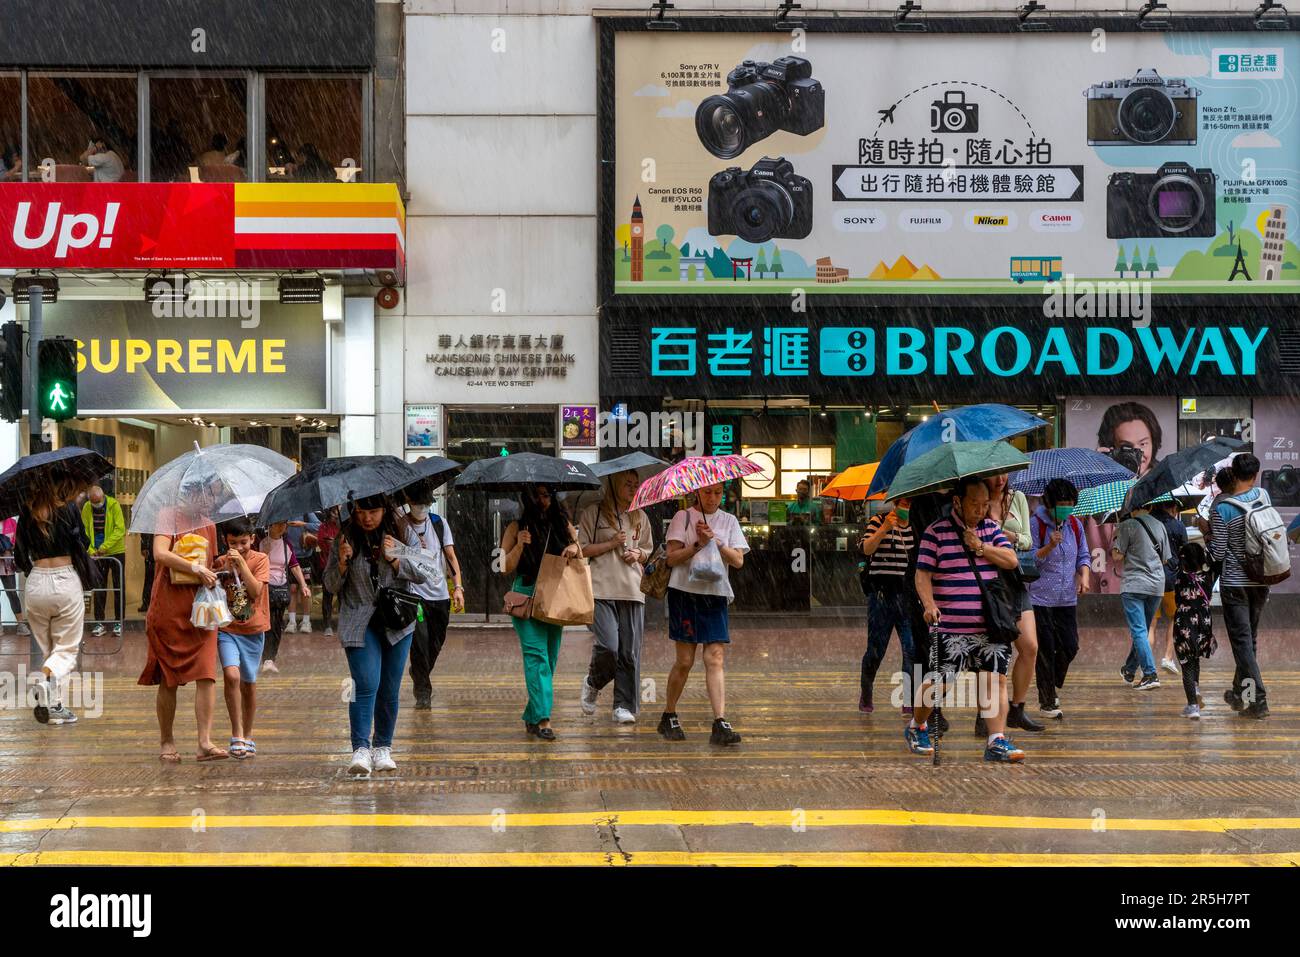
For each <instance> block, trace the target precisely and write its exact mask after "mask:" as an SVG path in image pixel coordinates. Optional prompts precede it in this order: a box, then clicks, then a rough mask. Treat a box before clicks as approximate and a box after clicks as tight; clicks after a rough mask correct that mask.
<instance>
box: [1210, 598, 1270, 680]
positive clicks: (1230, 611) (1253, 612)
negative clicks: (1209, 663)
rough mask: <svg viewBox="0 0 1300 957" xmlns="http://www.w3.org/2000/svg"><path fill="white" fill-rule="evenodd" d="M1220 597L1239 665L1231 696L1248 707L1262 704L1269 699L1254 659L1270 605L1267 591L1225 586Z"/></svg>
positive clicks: (1224, 621)
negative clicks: (1266, 610) (1239, 699)
mask: <svg viewBox="0 0 1300 957" xmlns="http://www.w3.org/2000/svg"><path fill="white" fill-rule="evenodd" d="M1219 594H1220V595H1221V596H1222V597H1223V623H1224V625H1225V626H1226V627H1227V630H1228V641H1229V642H1230V643H1231V645H1232V660H1233V661H1234V662H1236V665H1237V667H1236V670H1235V671H1234V672H1233V675H1232V692H1233V694H1235V695H1236V696H1237V697H1238V698H1241V699H1242V700H1243V701H1245V702H1246V704H1252V703H1255V704H1262V703H1263V702H1264V701H1266V700H1267V699H1268V695H1267V693H1266V692H1265V691H1264V679H1263V678H1262V677H1261V676H1260V673H1259V660H1258V659H1257V658H1256V657H1255V656H1256V652H1257V649H1258V643H1259V619H1260V616H1261V615H1262V614H1263V613H1264V606H1265V605H1266V604H1268V589H1267V588H1264V587H1261V586H1256V587H1251V588H1242V587H1240V586H1237V585H1223V586H1220V588H1219Z"/></svg>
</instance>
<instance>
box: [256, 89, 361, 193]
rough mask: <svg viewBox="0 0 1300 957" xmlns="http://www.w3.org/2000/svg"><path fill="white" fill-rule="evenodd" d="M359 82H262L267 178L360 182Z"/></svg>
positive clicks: (310, 181) (313, 181)
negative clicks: (264, 105) (264, 87)
mask: <svg viewBox="0 0 1300 957" xmlns="http://www.w3.org/2000/svg"><path fill="white" fill-rule="evenodd" d="M362 136H363V133H362V103H361V79H360V78H359V77H320V76H311V77H269V78H267V80H266V165H267V179H269V180H272V181H275V180H291V181H296V182H305V183H327V182H332V181H343V182H362V181H364V180H365V179H366V173H367V171H366V170H364V169H362V168H361V164H362V159H363V142H362Z"/></svg>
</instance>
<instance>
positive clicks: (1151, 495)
mask: <svg viewBox="0 0 1300 957" xmlns="http://www.w3.org/2000/svg"><path fill="white" fill-rule="evenodd" d="M1244 444H1245V443H1243V442H1242V441H1241V440H1240V439H1233V438H1229V437H1228V436H1223V435H1221V436H1219V437H1217V438H1213V439H1210V441H1208V442H1202V443H1201V444H1200V445H1196V446H1193V447H1192V448H1190V449H1180V450H1179V451H1177V452H1171V453H1170V454H1169V455H1166V456H1165V457H1164V458H1162V459H1161V460H1160V461H1159V462H1156V463H1155V464H1154V465H1152V466H1151V469H1150V470H1149V471H1148V472H1147V473H1146V474H1145V475H1143V476H1142V477H1141V478H1140V479H1138V480H1137V482H1135V483H1134V485H1133V487H1132V488H1131V489H1129V493H1128V498H1127V499H1126V500H1125V502H1124V507H1123V509H1122V511H1125V512H1128V511H1132V510H1133V509H1135V508H1141V507H1142V506H1143V505H1145V504H1147V503H1149V502H1154V501H1156V500H1157V499H1159V498H1160V496H1162V495H1167V494H1169V493H1170V492H1172V491H1173V490H1174V489H1176V488H1178V487H1179V486H1180V485H1183V484H1184V483H1186V482H1190V481H1191V480H1192V479H1193V478H1195V477H1196V476H1197V475H1199V474H1200V473H1202V472H1204V471H1205V470H1206V469H1207V468H1209V467H1210V466H1211V465H1214V464H1215V463H1216V462H1218V461H1219V460H1221V459H1223V458H1226V457H1227V456H1229V455H1231V454H1232V453H1233V452H1235V451H1237V450H1238V449H1240V448H1241V447H1242V445H1244Z"/></svg>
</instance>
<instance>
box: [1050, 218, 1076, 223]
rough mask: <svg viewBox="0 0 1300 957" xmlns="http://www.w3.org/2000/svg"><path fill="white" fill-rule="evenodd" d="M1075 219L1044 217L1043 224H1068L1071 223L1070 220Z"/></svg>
mask: <svg viewBox="0 0 1300 957" xmlns="http://www.w3.org/2000/svg"><path fill="white" fill-rule="evenodd" d="M1073 218H1074V217H1073V216H1044V217H1043V222H1045V223H1068V222H1070V220H1072V219H1073Z"/></svg>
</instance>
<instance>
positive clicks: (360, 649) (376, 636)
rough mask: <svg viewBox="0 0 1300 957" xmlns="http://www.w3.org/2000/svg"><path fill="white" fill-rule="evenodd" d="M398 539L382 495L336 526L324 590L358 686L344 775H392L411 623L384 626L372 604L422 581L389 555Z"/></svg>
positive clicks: (416, 569) (407, 562)
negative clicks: (384, 592) (386, 592)
mask: <svg viewBox="0 0 1300 957" xmlns="http://www.w3.org/2000/svg"><path fill="white" fill-rule="evenodd" d="M402 542H405V544H407V545H411V544H414V542H413V541H412V539H411V538H407V537H405V536H404V535H403V533H402V532H401V531H399V530H398V527H397V523H396V521H395V520H394V518H393V514H392V512H391V511H390V510H389V508H388V504H387V502H386V501H385V500H384V498H383V496H381V495H375V496H371V497H369V498H363V499H360V500H358V501H357V502H355V503H354V504H353V506H352V514H351V515H350V516H349V518H348V520H347V522H346V523H345V524H344V525H343V527H342V528H341V529H339V536H338V538H337V539H336V540H335V542H334V558H333V560H332V561H331V562H330V563H329V565H328V566H326V568H325V587H326V588H327V589H329V590H330V591H331V592H332V593H333V594H335V595H337V596H338V598H339V632H338V634H339V643H340V644H342V645H343V650H344V652H345V653H346V654H347V656H348V671H349V672H351V674H352V682H353V686H354V689H355V690H354V693H353V696H352V701H351V702H349V704H348V725H349V727H350V728H351V734H352V763H351V764H350V765H349V766H348V774H353V775H358V776H367V777H368V776H369V775H370V774H371V773H376V774H382V773H384V772H388V771H396V770H397V764H396V763H395V762H394V761H393V729H394V728H395V727H396V726H397V709H398V703H399V699H400V692H401V690H402V670H403V669H404V668H405V667H406V658H407V655H408V654H409V653H410V650H411V634H412V632H414V631H415V625H416V622H415V621H414V620H412V621H411V623H410V624H408V625H406V626H405V627H404V628H389V627H388V626H387V624H386V623H385V621H384V617H383V613H382V612H381V611H380V610H379V608H378V607H377V606H376V603H375V599H376V597H377V596H378V594H379V592H380V590H381V589H383V588H389V587H392V588H397V589H398V590H403V591H404V590H406V588H405V585H404V582H415V583H420V582H423V581H425V578H426V576H425V573H424V572H423V571H421V570H420V566H419V565H417V564H416V563H415V562H413V561H412V560H411V559H409V558H405V557H400V556H399V557H396V558H393V557H390V556H391V555H392V554H394V553H395V550H396V549H397V548H398V547H399V544H400V543H402Z"/></svg>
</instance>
